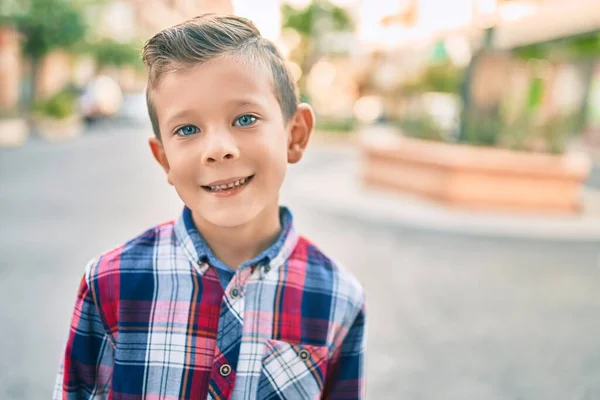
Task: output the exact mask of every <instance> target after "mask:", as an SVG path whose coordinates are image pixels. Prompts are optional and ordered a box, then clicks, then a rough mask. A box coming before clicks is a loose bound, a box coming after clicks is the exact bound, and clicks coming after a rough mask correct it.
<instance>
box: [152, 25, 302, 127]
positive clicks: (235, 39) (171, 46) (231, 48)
mask: <svg viewBox="0 0 600 400" xmlns="http://www.w3.org/2000/svg"><path fill="white" fill-rule="evenodd" d="M223 56H236V57H240V58H241V59H242V60H243V61H245V62H254V63H258V64H259V65H260V66H261V67H263V68H265V69H267V70H269V69H270V73H271V75H272V77H273V84H274V89H275V95H276V97H277V100H278V101H279V105H280V107H281V111H282V114H283V116H284V120H285V121H286V122H287V121H289V119H290V118H291V117H292V116H293V115H294V113H295V112H296V107H297V105H298V96H297V93H296V84H295V81H294V79H293V78H292V75H291V74H290V72H289V70H288V68H287V66H286V63H285V60H284V58H283V57H282V56H281V54H280V53H279V51H278V50H277V48H276V47H275V45H274V44H273V43H272V42H271V41H269V40H267V39H265V38H263V37H262V36H261V34H260V32H259V31H258V29H257V28H256V26H255V25H254V24H253V23H252V22H251V21H250V20H248V19H246V18H241V17H237V16H232V15H218V14H203V15H201V16H198V17H196V18H193V19H191V20H189V21H186V22H183V23H181V24H179V25H175V26H173V27H170V28H167V29H164V30H162V31H160V32H159V33H157V34H156V35H154V36H153V37H152V38H150V39H149V40H148V41H147V42H146V44H145V45H144V49H143V51H142V59H143V61H144V65H145V66H146V68H147V70H148V88H147V91H146V102H147V105H148V114H149V116H150V121H151V122H152V129H153V130H154V134H155V135H156V137H157V138H160V130H159V127H158V118H157V116H156V110H155V108H154V105H153V103H152V98H151V94H152V90H153V89H154V88H156V86H157V85H158V83H159V82H160V79H161V77H163V76H164V75H165V74H167V73H169V72H172V71H177V70H180V69H184V68H188V67H193V66H195V65H198V64H201V63H203V62H206V61H209V60H212V59H215V58H218V57H223Z"/></svg>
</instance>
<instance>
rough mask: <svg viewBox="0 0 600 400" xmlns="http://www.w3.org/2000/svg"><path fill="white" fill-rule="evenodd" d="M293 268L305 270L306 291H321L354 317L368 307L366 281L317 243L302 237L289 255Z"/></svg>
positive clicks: (345, 312) (346, 313) (336, 305)
mask: <svg viewBox="0 0 600 400" xmlns="http://www.w3.org/2000/svg"><path fill="white" fill-rule="evenodd" d="M289 265H290V268H291V269H301V270H303V272H304V273H303V274H302V275H303V276H304V286H305V289H306V290H309V291H315V292H319V293H321V294H323V295H325V296H329V297H331V298H332V300H335V307H332V311H333V309H334V308H338V309H339V310H338V311H342V312H343V314H345V315H346V316H347V317H349V318H352V319H353V318H354V317H355V316H356V315H357V314H358V313H359V312H360V310H361V309H363V307H364V302H365V293H364V289H363V286H362V284H361V283H360V282H359V281H358V279H357V278H356V277H355V276H354V274H352V273H351V272H350V271H348V270H347V269H346V268H345V267H344V266H343V265H342V264H341V263H339V262H337V261H335V260H333V259H332V258H331V257H329V256H328V255H326V254H325V253H324V252H323V251H322V250H321V249H319V247H317V245H316V244H314V243H313V242H311V241H310V240H309V239H307V238H305V237H300V238H299V240H298V244H297V246H296V249H295V250H294V252H293V253H292V255H291V256H290V258H289Z"/></svg>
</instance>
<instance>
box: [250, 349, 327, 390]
mask: <svg viewBox="0 0 600 400" xmlns="http://www.w3.org/2000/svg"><path fill="white" fill-rule="evenodd" d="M327 359H328V349H327V347H322V346H311V345H304V344H291V343H287V342H282V341H279V340H267V342H266V348H265V353H264V355H263V360H262V370H261V373H260V380H259V384H258V398H259V399H261V400H268V399H286V400H307V399H319V398H321V393H322V392H323V385H324V382H325V374H326V373H327Z"/></svg>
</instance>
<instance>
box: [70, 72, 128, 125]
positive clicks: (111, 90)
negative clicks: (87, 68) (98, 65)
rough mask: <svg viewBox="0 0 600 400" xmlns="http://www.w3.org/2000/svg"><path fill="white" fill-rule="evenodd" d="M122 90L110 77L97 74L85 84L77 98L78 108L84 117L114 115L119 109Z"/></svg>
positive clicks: (94, 117) (89, 118)
mask: <svg viewBox="0 0 600 400" xmlns="http://www.w3.org/2000/svg"><path fill="white" fill-rule="evenodd" d="M122 103H123V92H122V91H121V87H120V86H119V84H118V83H117V82H116V81H115V80H114V79H113V78H111V77H109V76H106V75H98V76H95V77H94V78H92V80H90V82H89V83H88V84H87V85H86V87H85V88H84V90H83V93H82V94H81V96H80V98H79V109H80V111H81V113H82V115H83V116H84V117H85V119H87V120H89V121H92V120H96V119H102V118H109V117H112V116H115V115H116V114H117V113H118V112H119V110H120V109H121V105H122Z"/></svg>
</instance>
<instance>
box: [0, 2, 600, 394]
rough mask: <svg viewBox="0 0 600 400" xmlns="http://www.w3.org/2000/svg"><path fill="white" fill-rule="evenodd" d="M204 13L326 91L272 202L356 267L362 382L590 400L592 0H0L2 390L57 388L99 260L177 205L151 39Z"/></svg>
mask: <svg viewBox="0 0 600 400" xmlns="http://www.w3.org/2000/svg"><path fill="white" fill-rule="evenodd" d="M203 12H224V13H234V14H237V15H241V16H245V17H248V18H250V19H252V20H253V21H254V22H255V23H256V24H257V26H258V27H259V29H260V30H261V31H262V33H263V35H264V36H266V37H268V38H270V39H272V40H273V41H275V43H276V44H277V46H278V47H279V48H280V49H281V51H282V52H283V53H284V54H285V55H286V57H287V58H288V59H289V67H290V69H291V71H292V72H293V74H294V77H295V78H296V80H297V82H298V87H299V90H300V96H301V98H302V100H303V101H308V102H310V103H311V104H312V105H313V107H314V108H315V111H316V114H317V129H316V131H315V133H314V135H313V139H312V142H311V148H310V151H309V152H308V153H307V155H306V157H305V159H304V160H303V161H302V162H301V163H300V164H298V165H294V166H292V167H290V171H289V177H288V180H287V182H286V184H285V187H284V191H283V195H282V197H283V199H282V200H283V203H284V204H287V205H289V206H291V207H292V208H293V210H294V211H295V215H296V222H297V225H298V227H299V229H300V231H301V232H302V233H303V234H305V235H306V236H308V237H310V238H311V239H313V240H315V241H317V243H320V244H321V246H322V247H323V249H324V250H325V251H326V253H328V254H330V255H331V256H332V257H333V258H334V259H337V260H338V261H340V262H341V263H343V264H344V265H346V267H347V269H349V270H350V271H352V272H353V273H354V274H355V275H356V276H357V277H358V278H359V280H360V281H361V282H362V283H363V285H364V286H365V289H366V293H367V302H368V331H369V336H368V340H369V342H368V360H367V361H368V362H367V377H368V378H367V381H368V398H369V399H492V400H495V399H512V400H515V399H544V400H548V399H559V400H565V399H590V400H591V399H600V339H598V338H600V322H599V320H598V315H599V312H600V291H599V290H598V284H599V282H600V252H599V250H600V248H599V244H600V169H599V168H598V163H600V4H599V3H598V0H575V1H568V0H510V1H509V0H452V1H442V0H369V1H366V0H335V1H334V0H313V1H310V0H294V1H283V0H260V1H258V0H254V1H249V0H236V1H233V0H97V1H92V0H0V182H1V185H0V221H2V230H1V231H0V260H1V261H0V326H1V329H0V399H8V400H13V399H14V400H21V399H27V400H29V399H32V400H37V399H47V398H49V397H50V393H51V390H52V385H53V382H54V376H55V373H56V369H57V367H58V361H59V357H60V352H61V350H62V345H63V343H64V341H65V340H66V337H67V333H68V324H69V320H70V316H71V311H72V307H73V305H74V301H75V296H76V290H77V284H78V283H79V280H80V278H81V274H82V273H83V269H84V266H85V263H86V262H87V261H88V260H89V259H91V258H92V257H93V256H95V255H97V254H98V253H100V252H103V251H105V250H107V249H110V248H112V247H115V246H117V245H119V244H120V243H121V242H123V241H124V240H127V239H128V238H130V237H132V236H133V235H136V234H138V233H140V232H142V231H143V230H145V229H146V228H147V227H149V226H151V225H154V224H156V223H158V222H160V221H162V220H167V219H172V218H176V217H177V216H178V214H179V212H180V210H181V203H180V201H179V200H178V198H177V196H176V194H175V193H174V191H173V190H172V189H171V188H170V187H169V186H168V185H167V184H166V180H165V179H164V176H163V172H162V171H161V170H160V168H159V167H158V166H157V165H155V163H154V162H153V160H152V158H151V154H150V152H149V151H148V149H147V144H146V138H147V137H148V136H150V135H151V134H152V132H151V128H150V123H149V120H148V117H147V111H146V108H145V100H144V88H145V84H146V76H145V73H144V70H143V67H142V65H141V62H140V49H141V47H142V45H143V43H144V41H145V40H147V39H148V38H149V37H150V36H151V35H152V34H154V33H156V32H158V31H159V30H161V29H163V28H165V27H167V26H170V25H173V24H175V23H178V22H181V21H184V20H186V19H189V18H191V17H193V16H195V15H198V14H200V13H203Z"/></svg>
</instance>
